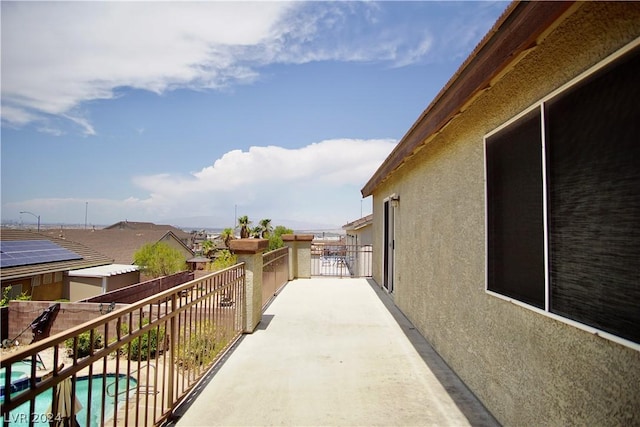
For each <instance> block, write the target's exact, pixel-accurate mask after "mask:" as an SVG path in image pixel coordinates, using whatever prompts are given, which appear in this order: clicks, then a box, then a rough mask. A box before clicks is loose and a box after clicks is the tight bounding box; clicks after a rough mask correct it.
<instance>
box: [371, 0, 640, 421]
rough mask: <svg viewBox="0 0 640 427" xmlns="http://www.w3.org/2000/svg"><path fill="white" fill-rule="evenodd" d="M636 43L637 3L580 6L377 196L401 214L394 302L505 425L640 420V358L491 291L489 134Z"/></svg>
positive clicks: (639, 27)
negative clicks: (396, 200) (392, 198)
mask: <svg viewBox="0 0 640 427" xmlns="http://www.w3.org/2000/svg"><path fill="white" fill-rule="evenodd" d="M638 36H640V7H638V5H637V4H633V3H604V2H597V3H584V4H580V5H577V6H575V7H574V8H573V9H572V10H571V13H570V14H569V16H568V17H566V18H565V20H564V21H563V22H562V23H561V24H560V26H558V27H557V28H556V29H555V30H553V31H552V32H551V33H549V34H548V35H547V36H546V38H545V39H544V40H543V41H542V42H541V44H540V45H539V46H538V47H537V48H536V49H534V50H532V51H531V52H529V53H528V55H527V56H525V57H524V58H523V59H522V60H521V61H520V62H519V63H518V64H517V65H516V66H515V67H514V68H513V69H511V70H510V71H509V72H507V73H506V74H504V75H503V77H502V78H501V79H500V80H499V81H497V82H494V84H493V87H492V88H491V89H489V90H488V91H486V92H485V93H484V94H483V95H481V96H480V97H478V98H477V99H476V100H475V101H474V103H473V104H472V105H471V106H470V107H469V108H468V109H467V110H466V111H465V112H464V113H463V114H462V115H460V116H458V117H457V118H456V119H454V120H453V121H452V122H451V123H450V124H449V125H448V126H447V127H446V128H445V129H444V130H443V131H442V132H441V133H440V134H439V135H438V136H436V137H435V138H434V139H433V140H432V141H431V142H429V143H428V144H427V145H426V146H425V147H424V148H422V149H421V150H420V151H419V152H418V153H417V154H416V155H415V156H413V157H412V158H411V159H409V160H408V161H407V163H406V164H405V165H403V166H402V167H401V168H400V169H398V170H397V171H396V172H395V173H393V174H392V175H391V177H390V178H389V179H387V180H386V181H385V182H383V184H381V185H380V186H379V187H377V188H376V190H375V192H374V203H373V204H374V248H375V251H374V278H375V280H376V281H377V282H378V283H380V284H382V282H383V280H382V247H383V240H382V235H383V231H382V230H383V199H384V198H385V197H388V196H389V195H390V194H392V193H397V194H398V195H399V196H400V204H399V207H398V208H397V209H396V210H395V225H396V227H395V237H396V249H395V291H394V295H393V297H394V300H395V303H396V304H397V305H398V306H399V308H400V309H401V310H402V311H403V312H404V313H405V314H406V315H407V317H408V318H409V319H410V320H411V321H412V322H413V323H414V325H416V327H417V328H418V329H419V331H420V332H421V333H422V334H423V335H424V336H425V337H426V338H427V340H428V341H429V342H430V343H431V344H432V345H433V346H434V348H435V349H436V350H437V351H438V352H439V353H440V354H441V355H442V356H443V358H444V359H445V360H446V361H447V363H448V364H449V365H450V366H451V367H452V368H453V369H454V370H455V371H456V372H457V373H458V375H460V377H461V378H462V380H463V381H464V382H465V383H466V384H467V385H468V386H469V387H470V388H471V390H472V391H473V392H474V393H475V394H476V395H477V396H478V397H479V398H480V399H481V400H482V402H483V403H484V404H485V405H486V406H487V408H488V409H489V410H490V411H491V412H492V413H493V415H494V416H495V417H496V418H497V419H498V420H499V421H500V422H501V423H503V424H505V425H538V426H540V425H576V424H577V425H632V424H636V425H638V424H640V386H639V384H640V352H638V351H636V350H634V349H632V348H629V347H626V346H623V345H620V344H616V343H614V342H612V341H609V340H606V339H604V338H601V337H599V336H596V335H593V334H591V333H589V332H586V331H583V330H581V329H578V328H576V327H574V326H570V325H568V324H565V323H563V322H560V321H557V320H554V319H551V318H550V317H547V316H545V315H542V314H539V313H536V312H534V311H532V310H529V309H527V308H524V307H521V306H518V305H515V304H513V303H510V302H507V301H504V300H502V299H499V298H497V297H494V296H491V295H489V294H487V293H486V292H485V291H484V288H485V196H484V182H483V181H484V158H483V136H484V135H485V134H486V133H487V132H489V131H491V130H493V129H495V128H496V127H498V126H499V125H501V124H503V123H504V122H506V121H507V120H509V119H510V118H511V117H513V116H515V115H516V114H518V113H520V112H522V111H523V110H524V109H526V108H527V107H529V106H531V105H532V104H534V103H536V102H537V101H539V100H540V99H541V98H543V97H544V96H546V95H548V94H549V93H550V92H551V91H553V90H554V89H556V88H557V87H559V86H561V85H562V84H564V83H565V82H567V81H569V80H571V79H572V78H573V77H575V76H576V75H577V74H579V73H580V72H582V71H584V70H586V69H588V68H589V67H590V66H592V65H594V64H595V63H597V62H598V61H600V60H601V59H603V58H605V57H606V56H608V55H609V54H611V53H613V52H615V51H616V50H617V49H618V48H620V47H622V46H624V45H625V44H627V43H628V42H630V41H632V40H633V39H635V38H636V37H638Z"/></svg>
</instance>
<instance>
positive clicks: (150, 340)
mask: <svg viewBox="0 0 640 427" xmlns="http://www.w3.org/2000/svg"><path fill="white" fill-rule="evenodd" d="M148 324H149V319H144V320H143V321H142V326H144V325H148ZM163 341H164V328H158V327H156V328H152V329H149V330H148V331H147V332H146V333H145V334H144V335H142V336H139V337H137V338H135V339H134V340H132V341H131V342H130V343H129V348H128V350H127V355H128V357H129V360H138V359H139V360H147V358H149V357H155V355H156V353H157V352H158V350H159V345H158V344H159V343H162V342H163Z"/></svg>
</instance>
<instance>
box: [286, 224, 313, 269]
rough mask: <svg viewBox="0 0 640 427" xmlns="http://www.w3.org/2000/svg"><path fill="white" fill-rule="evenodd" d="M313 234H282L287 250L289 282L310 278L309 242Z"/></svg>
mask: <svg viewBox="0 0 640 427" xmlns="http://www.w3.org/2000/svg"><path fill="white" fill-rule="evenodd" d="M312 240H313V234H283V235H282V241H283V242H284V244H285V245H287V247H288V248H289V280H293V279H308V278H310V277H311V241H312Z"/></svg>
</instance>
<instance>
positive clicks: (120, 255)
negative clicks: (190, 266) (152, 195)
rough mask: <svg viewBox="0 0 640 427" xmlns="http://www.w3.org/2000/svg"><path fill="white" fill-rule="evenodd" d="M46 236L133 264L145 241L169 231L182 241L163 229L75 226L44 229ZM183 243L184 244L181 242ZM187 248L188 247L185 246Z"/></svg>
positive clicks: (123, 262)
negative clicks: (83, 246) (80, 227)
mask: <svg viewBox="0 0 640 427" xmlns="http://www.w3.org/2000/svg"><path fill="white" fill-rule="evenodd" d="M42 233H43V234H45V235H47V236H52V237H53V236H55V237H58V238H60V239H63V240H66V241H71V242H79V243H81V244H83V245H86V246H88V247H90V248H93V249H95V250H96V251H98V252H100V253H103V254H105V255H107V256H109V257H111V258H113V260H114V262H115V263H116V264H133V255H134V254H135V253H136V251H137V250H138V249H140V248H141V247H142V246H144V245H145V244H147V243H156V242H159V241H160V240H162V239H163V237H164V236H165V235H167V234H168V233H170V234H171V235H172V237H173V238H174V239H175V240H176V241H177V242H179V243H181V244H183V243H182V241H181V240H180V239H179V238H178V237H177V236H176V235H175V234H174V233H173V232H172V231H167V230H164V229H153V228H151V229H127V228H124V229H119V228H110V229H98V230H85V229H77V228H68V229H59V230H45V231H44V232H42ZM183 245H184V244H183ZM185 248H186V249H187V250H189V248H188V247H187V246H185Z"/></svg>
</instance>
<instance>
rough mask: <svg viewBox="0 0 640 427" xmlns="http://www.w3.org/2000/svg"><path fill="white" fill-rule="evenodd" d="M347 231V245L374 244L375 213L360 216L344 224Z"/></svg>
mask: <svg viewBox="0 0 640 427" xmlns="http://www.w3.org/2000/svg"><path fill="white" fill-rule="evenodd" d="M342 229H343V230H344V231H345V232H346V233H347V235H346V237H345V244H347V245H360V246H362V245H372V244H373V214H370V215H367V216H365V217H362V218H359V219H357V220H355V221H352V222H349V223H347V224H345V225H343V226H342Z"/></svg>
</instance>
